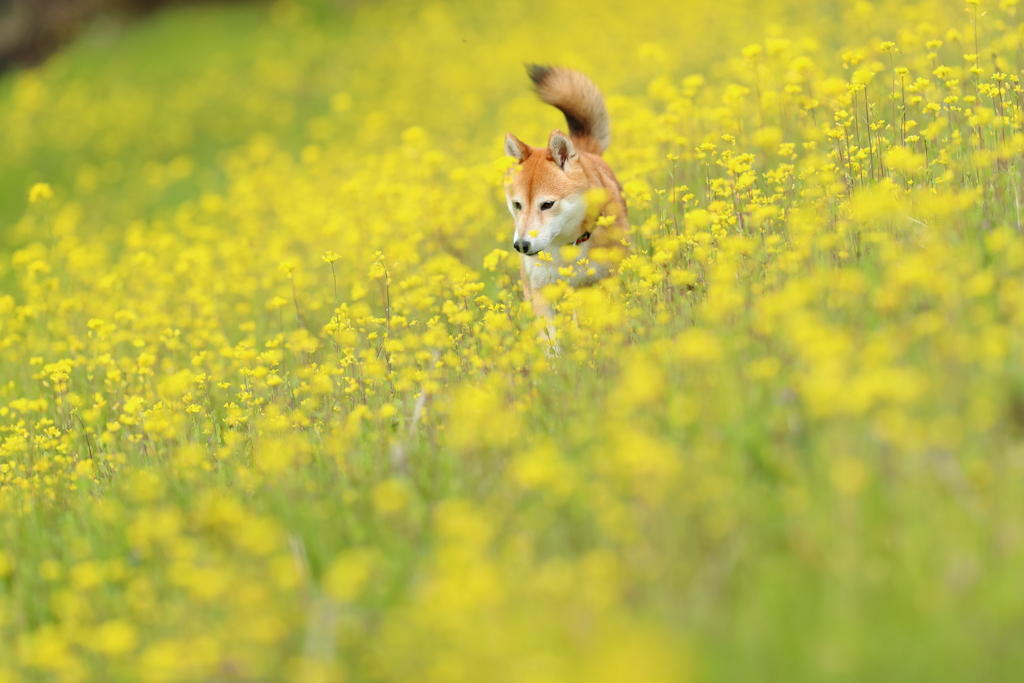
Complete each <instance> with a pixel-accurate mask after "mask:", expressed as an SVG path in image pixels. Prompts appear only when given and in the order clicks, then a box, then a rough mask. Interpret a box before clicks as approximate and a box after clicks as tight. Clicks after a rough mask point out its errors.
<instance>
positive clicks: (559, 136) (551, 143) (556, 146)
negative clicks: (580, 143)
mask: <svg viewBox="0 0 1024 683" xmlns="http://www.w3.org/2000/svg"><path fill="white" fill-rule="evenodd" d="M548 149H549V150H551V158H552V159H554V161H555V163H556V164H558V165H559V166H560V167H561V169H562V170H563V171H564V170H565V169H566V167H567V166H568V165H569V162H571V161H575V160H576V158H577V157H578V156H579V155H578V154H577V153H576V148H575V147H574V146H573V144H572V140H570V139H569V136H568V135H566V134H565V133H563V132H562V131H560V130H553V131H551V136H550V137H548Z"/></svg>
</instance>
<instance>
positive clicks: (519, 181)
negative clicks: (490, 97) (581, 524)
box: [505, 66, 629, 318]
mask: <svg viewBox="0 0 1024 683" xmlns="http://www.w3.org/2000/svg"><path fill="white" fill-rule="evenodd" d="M528 68H529V72H530V77H531V78H532V79H533V81H534V84H535V86H536V89H537V94H538V95H539V96H540V97H541V99H542V100H543V101H544V102H547V103H548V104H552V105H554V106H556V107H558V108H559V109H560V110H562V112H563V113H565V114H566V120H567V122H568V123H569V127H570V135H569V136H567V135H565V133H563V132H561V131H559V130H554V131H552V132H551V135H550V136H549V137H548V144H547V147H536V148H534V147H530V146H529V145H527V144H526V143H524V142H522V141H521V140H519V139H518V138H516V136H514V135H512V134H511V133H509V134H508V135H506V136H505V151H506V153H507V154H509V156H512V157H515V158H516V160H517V161H518V162H519V163H518V165H517V166H516V167H515V168H513V169H512V170H511V171H510V172H509V175H508V177H507V178H506V181H505V196H506V199H507V201H508V205H509V211H510V212H511V213H512V216H513V219H514V220H515V223H516V231H515V234H514V236H513V244H514V246H515V248H516V250H517V251H521V254H522V255H521V256H520V273H521V275H522V278H523V290H524V293H525V294H526V298H527V299H529V300H530V302H531V303H532V305H533V310H534V311H535V312H536V313H537V315H539V316H544V317H547V318H551V317H552V310H551V306H550V305H549V304H548V302H547V301H545V300H544V297H543V296H542V294H541V289H542V288H543V287H544V286H545V285H547V284H550V283H552V282H554V281H555V280H559V279H561V280H568V281H569V283H570V284H571V285H572V286H574V287H581V286H586V285H589V284H593V283H594V282H596V281H598V280H600V279H602V278H604V277H607V276H608V275H610V274H611V273H612V272H614V268H615V265H616V264H617V263H618V262H619V261H621V260H622V258H623V257H624V256H625V254H626V243H625V240H626V235H627V233H628V230H629V222H628V218H627V216H626V204H625V201H624V200H623V198H622V187H621V186H620V185H619V182H618V180H616V178H615V174H614V173H613V172H612V170H611V168H610V167H609V166H608V164H607V162H605V160H604V159H602V158H601V156H600V154H601V153H602V152H603V151H604V150H605V149H606V148H607V146H608V141H609V122H608V113H607V110H606V109H605V105H604V99H603V98H602V96H601V93H600V91H599V90H598V89H597V86H595V85H594V84H593V83H592V82H591V81H590V79H588V78H587V77H586V76H584V75H583V74H581V73H579V72H577V71H572V70H571V69H564V68H549V67H536V66H534V67H528ZM594 190H602V191H603V198H604V201H603V202H602V203H600V204H599V205H595V206H587V204H588V199H589V200H591V201H592V200H593V197H594V196H595V195H596V196H599V197H600V196H602V193H601V192H597V193H595V192H594ZM545 202H549V203H550V204H551V205H550V206H549V207H548V208H544V207H545ZM517 204H518V205H519V207H520V208H518V209H517V208H515V207H516V205H517ZM601 216H614V221H613V222H612V223H611V224H610V225H606V226H605V225H598V218H599V217H601ZM585 233H590V238H589V239H588V240H587V241H585V242H583V243H581V244H580V245H579V246H578V247H577V250H578V252H579V254H578V256H577V258H579V257H581V256H582V257H586V258H587V259H588V260H589V261H590V266H589V270H590V271H591V272H588V269H587V268H584V267H581V266H576V265H575V259H574V260H573V262H571V263H565V262H563V261H562V257H561V249H562V247H564V246H566V245H572V244H574V243H575V242H576V241H577V240H578V239H579V238H580V237H581V236H582V235H584V234H585ZM539 251H543V252H546V253H547V254H550V256H551V257H552V258H553V261H547V260H544V259H541V258H539V257H538V255H537V253H538V252H539ZM568 266H572V267H573V273H572V274H571V275H570V276H568V277H566V276H565V275H564V274H563V273H562V272H559V269H560V268H565V267H568Z"/></svg>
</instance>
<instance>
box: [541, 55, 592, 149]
mask: <svg viewBox="0 0 1024 683" xmlns="http://www.w3.org/2000/svg"><path fill="white" fill-rule="evenodd" d="M526 72H527V73H528V74H529V75H530V80H531V81H533V89H534V90H535V91H536V93H537V96H538V97H540V99H541V100H542V101H544V102H545V103H547V104H550V105H551V106H553V107H557V108H558V109H559V110H561V112H562V113H563V114H565V122H566V123H567V124H569V136H570V137H571V138H572V141H573V144H574V145H576V148H577V149H579V150H581V151H583V152H590V153H592V154H603V153H604V151H605V150H606V149H608V144H609V143H610V142H611V122H610V121H609V119H608V109H607V108H606V107H605V105H604V97H603V96H602V95H601V91H600V90H598V89H597V86H596V85H594V82H593V81H591V80H590V79H589V78H587V77H586V76H584V75H583V74H581V73H580V72H579V71H574V70H572V69H566V68H564V67H560V66H541V65H539V64H527V65H526Z"/></svg>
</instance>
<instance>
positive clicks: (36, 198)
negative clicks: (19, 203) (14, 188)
mask: <svg viewBox="0 0 1024 683" xmlns="http://www.w3.org/2000/svg"><path fill="white" fill-rule="evenodd" d="M51 197H53V188H52V187H50V184H49V183H36V184H35V185H33V186H32V188H31V189H30V190H29V191H28V201H29V204H35V203H36V202H40V201H43V200H44V199H50V198H51Z"/></svg>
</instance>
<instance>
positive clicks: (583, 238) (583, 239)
mask: <svg viewBox="0 0 1024 683" xmlns="http://www.w3.org/2000/svg"><path fill="white" fill-rule="evenodd" d="M589 239H590V233H589V232H585V233H583V234H582V235H580V238H579V239H578V240H576V241H575V242H573V243H572V244H573V246H578V245H580V244H583V243H584V242H586V241H587V240H589Z"/></svg>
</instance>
